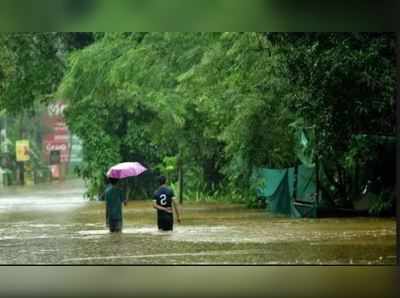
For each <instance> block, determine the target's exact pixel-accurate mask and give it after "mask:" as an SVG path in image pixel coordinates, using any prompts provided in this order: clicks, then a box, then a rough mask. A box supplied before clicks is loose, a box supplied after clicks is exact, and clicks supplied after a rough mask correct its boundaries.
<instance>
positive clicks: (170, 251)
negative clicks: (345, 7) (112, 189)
mask: <svg viewBox="0 0 400 298" xmlns="http://www.w3.org/2000/svg"><path fill="white" fill-rule="evenodd" d="M83 192H84V188H83V185H82V183H80V182H77V181H73V182H67V183H65V184H58V185H54V186H51V185H50V186H49V185H46V186H44V189H42V188H31V189H30V190H29V191H28V190H26V189H22V190H21V189H18V191H17V192H14V193H12V192H11V191H10V190H8V191H7V192H2V193H0V248H1V250H2V254H1V255H0V263H1V264H395V261H396V260H395V255H396V249H395V248H396V247H395V238H396V233H395V220H394V219H393V218H341V219H337V218H325V219H288V218H285V217H280V216H272V215H271V214H268V213H266V212H264V211H262V210H249V209H246V208H243V207H242V206H237V205H236V206H232V205H227V204H215V203H213V204H195V203H189V202H185V203H184V206H183V223H182V224H180V225H178V224H176V225H175V226H174V231H173V232H159V231H158V230H157V227H156V221H155V212H154V210H153V209H152V208H151V202H150V201H135V202H129V204H128V207H127V208H125V209H124V229H123V233H122V234H110V233H109V231H108V229H107V228H106V227H105V223H104V203H103V202H90V201H87V200H85V199H84V198H83Z"/></svg>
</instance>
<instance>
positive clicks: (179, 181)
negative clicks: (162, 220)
mask: <svg viewBox="0 0 400 298" xmlns="http://www.w3.org/2000/svg"><path fill="white" fill-rule="evenodd" d="M178 185H179V193H178V199H179V204H183V169H182V158H181V156H179V157H178Z"/></svg>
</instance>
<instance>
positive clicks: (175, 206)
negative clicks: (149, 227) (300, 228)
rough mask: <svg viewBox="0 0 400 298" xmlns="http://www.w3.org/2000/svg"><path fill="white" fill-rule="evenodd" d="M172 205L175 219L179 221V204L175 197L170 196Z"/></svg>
mask: <svg viewBox="0 0 400 298" xmlns="http://www.w3.org/2000/svg"><path fill="white" fill-rule="evenodd" d="M172 205H173V206H174V209H175V213H176V220H177V222H178V223H181V216H180V212H179V204H178V202H177V201H176V199H175V197H174V198H172Z"/></svg>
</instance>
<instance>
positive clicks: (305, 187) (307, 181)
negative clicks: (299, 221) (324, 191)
mask: <svg viewBox="0 0 400 298" xmlns="http://www.w3.org/2000/svg"><path fill="white" fill-rule="evenodd" d="M315 178H316V177H315V168H309V167H306V166H304V165H300V166H299V167H298V169H297V192H296V199H297V200H298V201H302V202H309V203H312V202H315V193H316V191H317V188H316V184H315Z"/></svg>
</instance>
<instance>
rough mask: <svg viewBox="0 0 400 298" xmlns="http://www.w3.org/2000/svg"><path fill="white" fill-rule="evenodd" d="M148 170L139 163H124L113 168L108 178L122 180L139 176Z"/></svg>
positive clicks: (108, 173) (109, 171)
mask: <svg viewBox="0 0 400 298" xmlns="http://www.w3.org/2000/svg"><path fill="white" fill-rule="evenodd" d="M146 170H147V169H146V168H145V167H144V166H142V165H141V164H140V163H138V162H123V163H119V164H117V165H115V166H112V167H111V168H110V169H109V170H108V171H107V177H108V178H115V179H122V178H126V177H132V176H139V175H140V174H142V173H143V172H144V171H146Z"/></svg>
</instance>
